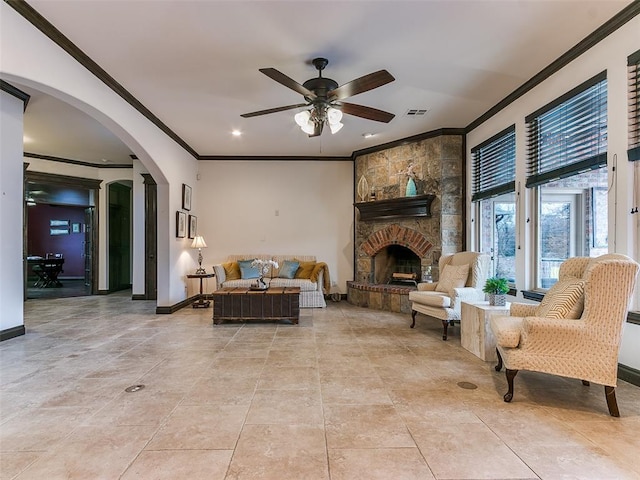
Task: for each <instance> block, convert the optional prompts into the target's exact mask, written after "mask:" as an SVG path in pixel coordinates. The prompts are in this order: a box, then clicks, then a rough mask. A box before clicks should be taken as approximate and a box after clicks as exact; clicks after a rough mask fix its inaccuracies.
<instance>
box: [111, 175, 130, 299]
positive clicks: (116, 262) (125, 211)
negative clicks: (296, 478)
mask: <svg viewBox="0 0 640 480" xmlns="http://www.w3.org/2000/svg"><path fill="white" fill-rule="evenodd" d="M129 183H131V182H129ZM131 191H132V186H131V185H128V184H126V183H125V182H114V183H110V184H109V187H108V199H109V228H108V231H109V233H108V242H109V292H116V291H118V290H125V289H128V288H131V244H132V241H131V240H132V238H131V231H132V228H131V217H132V215H131V208H132V207H131V201H132V195H131Z"/></svg>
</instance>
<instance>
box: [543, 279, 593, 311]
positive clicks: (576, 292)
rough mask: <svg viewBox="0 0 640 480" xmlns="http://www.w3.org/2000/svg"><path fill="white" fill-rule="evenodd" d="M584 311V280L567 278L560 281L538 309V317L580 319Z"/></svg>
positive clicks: (547, 294)
mask: <svg viewBox="0 0 640 480" xmlns="http://www.w3.org/2000/svg"><path fill="white" fill-rule="evenodd" d="M583 309H584V280H583V279H581V278H575V277H567V278H563V279H562V280H558V281H557V282H556V283H555V284H554V285H553V286H552V287H551V288H550V289H549V290H548V291H547V293H546V294H545V296H544V298H543V299H542V301H541V302H540V305H538V307H537V308H536V317H546V318H573V319H576V318H580V316H581V315H582V310H583Z"/></svg>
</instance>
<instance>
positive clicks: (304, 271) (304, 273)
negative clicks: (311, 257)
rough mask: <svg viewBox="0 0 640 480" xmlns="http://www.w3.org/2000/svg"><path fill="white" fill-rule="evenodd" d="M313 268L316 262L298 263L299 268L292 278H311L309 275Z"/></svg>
mask: <svg viewBox="0 0 640 480" xmlns="http://www.w3.org/2000/svg"><path fill="white" fill-rule="evenodd" d="M315 266H316V262H300V266H299V267H298V271H297V272H296V274H295V277H294V278H306V279H309V278H311V274H312V273H313V269H314V268H315Z"/></svg>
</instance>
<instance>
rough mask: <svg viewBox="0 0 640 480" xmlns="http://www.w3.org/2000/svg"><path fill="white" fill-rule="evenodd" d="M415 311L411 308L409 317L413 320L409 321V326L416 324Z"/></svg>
mask: <svg viewBox="0 0 640 480" xmlns="http://www.w3.org/2000/svg"><path fill="white" fill-rule="evenodd" d="M416 313H418V312H416V311H415V310H411V319H412V320H413V322H411V328H413V327H415V326H416Z"/></svg>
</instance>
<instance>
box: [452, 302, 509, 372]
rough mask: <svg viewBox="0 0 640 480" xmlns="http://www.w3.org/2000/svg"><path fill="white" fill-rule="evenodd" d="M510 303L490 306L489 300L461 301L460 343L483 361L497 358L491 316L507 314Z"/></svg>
mask: <svg viewBox="0 0 640 480" xmlns="http://www.w3.org/2000/svg"><path fill="white" fill-rule="evenodd" d="M510 305H511V304H510V303H507V304H506V305H505V306H504V307H492V306H491V305H489V302H476V303H467V302H462V304H461V311H460V317H461V319H460V343H461V344H462V348H464V349H466V350H469V351H470V352H471V353H473V354H474V355H475V356H476V357H479V358H481V359H482V360H484V361H485V362H491V361H496V360H498V357H497V355H496V339H495V337H494V336H493V332H492V331H491V325H490V323H491V317H493V316H499V315H509V307H510Z"/></svg>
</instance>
